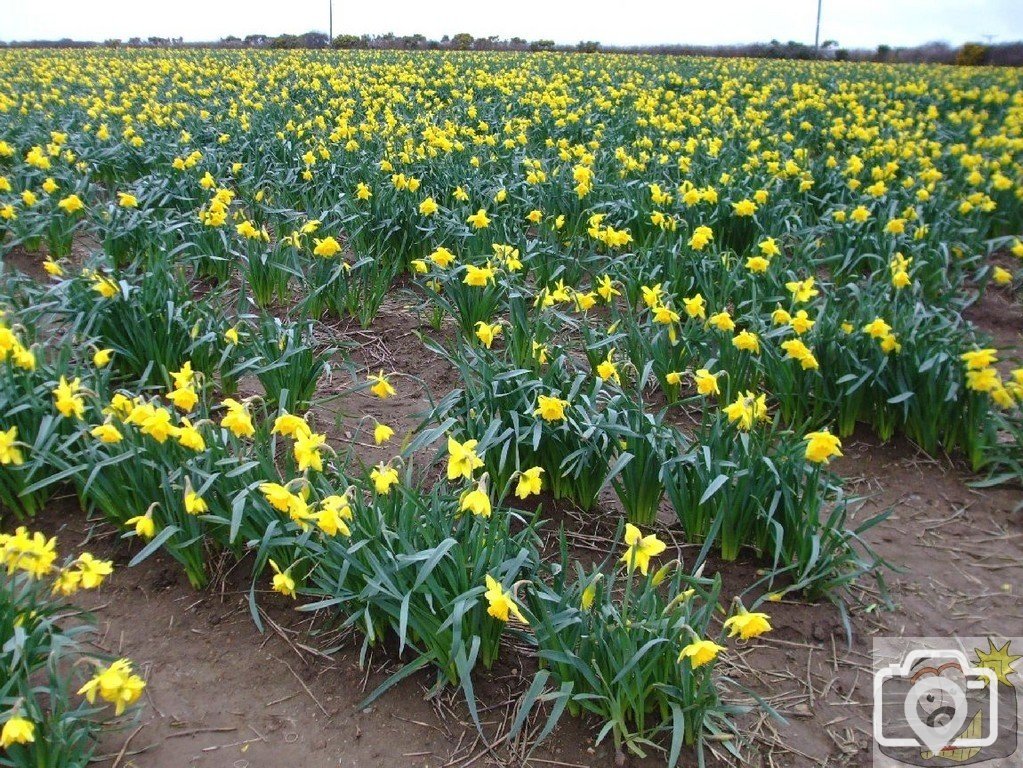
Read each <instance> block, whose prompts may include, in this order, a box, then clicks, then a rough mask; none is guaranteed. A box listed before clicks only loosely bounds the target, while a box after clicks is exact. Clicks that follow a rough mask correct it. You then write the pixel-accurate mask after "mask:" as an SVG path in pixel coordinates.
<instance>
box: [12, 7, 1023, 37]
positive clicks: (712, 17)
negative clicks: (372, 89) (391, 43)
mask: <svg viewBox="0 0 1023 768" xmlns="http://www.w3.org/2000/svg"><path fill="white" fill-rule="evenodd" d="M823 3H824V12H823V17H822V20H821V41H824V40H827V39H829V38H831V39H835V40H837V41H838V42H839V44H840V45H841V46H844V47H851V48H853V47H871V48H872V47H874V46H876V45H878V44H879V43H888V44H891V45H916V44H919V43H924V42H929V41H932V40H945V41H947V42H950V43H953V44H957V43H962V42H965V41H967V40H977V41H982V40H984V36H985V35H992V36H993V39H994V40H995V41H1008V40H1019V39H1023V0H823ZM327 4H328V0H287V2H274V1H273V0H0V40H30V39H58V38H62V37H71V38H75V39H79V40H103V39H106V38H121V39H127V38H129V37H143V38H145V37H149V36H150V35H155V36H159V37H183V38H185V40H189V41H201V40H216V39H219V38H221V37H224V36H226V35H229V34H234V35H238V36H239V37H244V36H245V35H248V34H252V33H263V34H269V35H276V34H280V33H282V32H290V33H295V34H297V33H302V32H307V31H310V30H321V31H324V32H326V31H327ZM816 12H817V2H816V0H709V1H708V0H615V1H613V2H611V1H609V0H590V1H589V2H587V1H586V0H571V1H566V0H334V33H335V34H339V33H341V32H351V33H354V34H363V33H370V34H381V33H384V32H394V33H395V34H397V35H403V34H413V33H416V32H419V33H422V34H424V35H426V36H427V37H428V38H433V39H439V38H440V37H441V36H442V35H444V34H455V33H456V32H469V33H470V34H472V35H474V36H486V35H492V34H496V35H499V36H500V37H504V38H507V37H512V36H519V37H524V38H526V39H528V40H534V39H538V38H550V39H553V40H555V41H557V42H559V43H575V42H578V41H579V40H599V41H601V42H604V43H611V44H619V45H635V44H644V43H673V42H674V43H689V44H700V45H703V44H707V45H710V44H715V43H746V42H766V41H768V40H770V39H772V38H777V39H778V40H781V41H783V42H784V41H787V40H797V41H801V42H807V43H812V42H813V34H814V22H815V18H816Z"/></svg>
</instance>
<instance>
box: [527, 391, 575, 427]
mask: <svg viewBox="0 0 1023 768" xmlns="http://www.w3.org/2000/svg"><path fill="white" fill-rule="evenodd" d="M567 407H568V400H562V399H561V398H560V397H551V396H549V395H540V396H539V397H538V398H537V404H536V410H535V411H533V415H534V416H539V417H540V418H541V419H543V420H544V421H549V422H556V421H564V420H565V419H566V416H565V409H566V408H567Z"/></svg>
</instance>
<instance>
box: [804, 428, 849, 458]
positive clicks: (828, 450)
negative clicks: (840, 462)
mask: <svg viewBox="0 0 1023 768" xmlns="http://www.w3.org/2000/svg"><path fill="white" fill-rule="evenodd" d="M804 439H805V440H806V458H807V460H808V461H812V462H814V463H816V464H828V463H830V461H831V459H832V458H834V457H835V456H839V457H840V456H842V441H841V440H839V439H838V437H837V436H835V435H833V434H831V433H830V432H828V431H827V430H824V431H821V432H809V433H807V435H806V437H805V438H804Z"/></svg>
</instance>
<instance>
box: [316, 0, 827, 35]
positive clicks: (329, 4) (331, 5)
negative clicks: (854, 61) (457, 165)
mask: <svg viewBox="0 0 1023 768" xmlns="http://www.w3.org/2000/svg"><path fill="white" fill-rule="evenodd" d="M327 7H328V8H329V9H330V10H329V12H328V18H329V20H330V21H329V22H328V24H329V29H330V42H334V0H327ZM819 13H820V11H818V14H819ZM818 23H819V22H818Z"/></svg>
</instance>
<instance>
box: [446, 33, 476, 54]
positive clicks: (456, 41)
mask: <svg viewBox="0 0 1023 768" xmlns="http://www.w3.org/2000/svg"><path fill="white" fill-rule="evenodd" d="M472 42H473V37H472V35H470V34H469V33H468V32H459V33H458V34H457V35H455V36H454V37H452V38H451V47H452V48H453V49H454V50H456V51H467V50H469V49H470V48H472Z"/></svg>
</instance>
